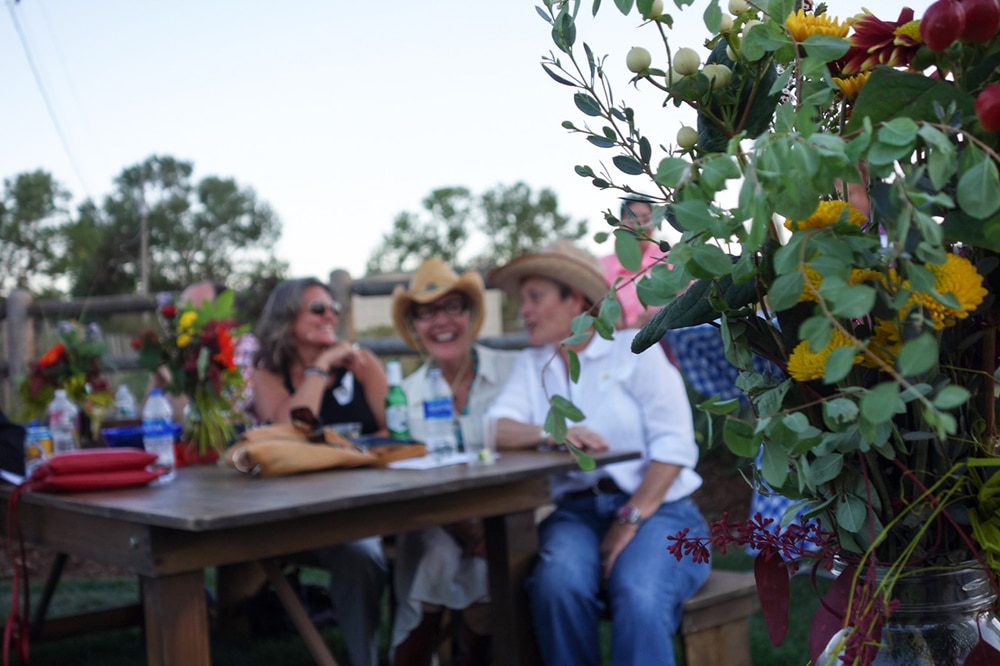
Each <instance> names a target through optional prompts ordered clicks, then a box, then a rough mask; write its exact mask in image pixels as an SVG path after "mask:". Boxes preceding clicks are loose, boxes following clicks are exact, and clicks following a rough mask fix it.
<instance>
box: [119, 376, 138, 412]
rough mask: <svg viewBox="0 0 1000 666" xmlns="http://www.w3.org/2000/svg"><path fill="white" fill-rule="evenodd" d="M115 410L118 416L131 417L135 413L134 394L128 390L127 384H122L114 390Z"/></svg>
mask: <svg viewBox="0 0 1000 666" xmlns="http://www.w3.org/2000/svg"><path fill="white" fill-rule="evenodd" d="M115 412H116V413H117V415H118V418H122V419H131V418H134V417H135V415H136V411H135V396H134V395H132V391H130V390H129V387H128V384H122V385H121V386H119V387H118V391H116V392H115Z"/></svg>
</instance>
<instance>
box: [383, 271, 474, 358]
mask: <svg viewBox="0 0 1000 666" xmlns="http://www.w3.org/2000/svg"><path fill="white" fill-rule="evenodd" d="M485 290H486V287H485V286H484V285H483V278H482V277H481V276H480V275H479V273H478V272H477V271H466V272H464V273H462V275H461V276H459V278H458V279H457V280H455V281H454V282H452V283H451V284H450V285H448V286H447V287H442V288H439V289H425V290H423V291H420V292H417V293H411V292H410V291H409V290H407V289H406V288H405V287H403V285H401V284H400V285H396V288H395V289H393V290H392V325H393V327H394V328H395V329H396V333H397V334H399V337H400V338H402V339H403V342H405V343H406V344H408V345H409V346H410V347H411V348H413V349H416V350H417V351H422V350H423V349H422V347H421V346H420V343H419V342H418V341H417V340H416V339H415V338H414V336H413V323H412V322H411V321H410V317H409V313H410V308H411V307H413V304H414V303H431V302H433V301H436V300H438V299H439V298H442V297H444V296H447V295H448V294H451V293H454V292H458V293H461V294H464V295H465V297H466V298H468V299H469V302H470V303H471V306H472V325H471V328H470V331H471V333H472V336H471V337H472V341H473V342H475V341H476V339H477V338H478V337H479V331H480V329H482V327H483V320H484V319H485V318H486V312H485V308H484V307H483V300H484V293H485Z"/></svg>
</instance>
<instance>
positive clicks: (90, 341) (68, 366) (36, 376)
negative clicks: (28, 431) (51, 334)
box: [17, 321, 114, 427]
mask: <svg viewBox="0 0 1000 666" xmlns="http://www.w3.org/2000/svg"><path fill="white" fill-rule="evenodd" d="M56 335H57V337H58V339H59V341H58V342H56V343H55V344H54V345H52V346H51V347H50V348H49V349H48V350H47V351H46V352H45V353H44V354H42V356H41V358H39V359H38V360H37V361H32V362H31V363H30V364H29V366H28V373H27V374H26V375H25V376H24V377H23V378H21V380H20V382H19V383H18V386H17V395H18V399H19V401H20V403H21V418H22V420H24V421H31V420H34V419H44V418H45V411H46V409H48V406H49V403H50V402H52V398H54V397H55V392H56V389H66V395H67V396H68V397H69V399H70V400H72V401H73V402H74V403H76V405H78V406H79V407H80V408H81V409H83V411H84V413H86V414H87V415H88V416H89V417H90V418H91V422H92V424H93V425H94V426H95V427H99V423H100V416H101V412H102V411H103V410H106V409H108V408H109V407H110V406H111V405H113V404H114V396H113V395H112V394H111V392H110V391H109V390H108V389H109V387H108V381H107V380H106V379H105V378H104V376H103V375H102V372H103V370H104V368H103V365H102V358H103V357H104V354H105V353H106V352H107V346H106V345H105V343H104V339H103V338H102V337H101V330H100V328H98V326H97V324H94V323H90V324H87V325H86V326H83V325H82V324H80V323H78V322H75V321H62V322H59V324H58V326H57V327H56Z"/></svg>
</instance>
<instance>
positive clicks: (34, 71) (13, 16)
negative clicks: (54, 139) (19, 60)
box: [7, 0, 90, 193]
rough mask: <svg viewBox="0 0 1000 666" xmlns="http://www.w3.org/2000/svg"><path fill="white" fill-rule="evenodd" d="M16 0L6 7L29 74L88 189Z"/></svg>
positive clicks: (71, 163)
mask: <svg viewBox="0 0 1000 666" xmlns="http://www.w3.org/2000/svg"><path fill="white" fill-rule="evenodd" d="M17 2H18V0H7V9H8V10H9V12H10V20H11V21H12V22H13V23H14V30H16V31H17V36H18V38H19V39H20V40H21V47H22V48H23V49H24V57H25V58H26V59H27V61H28V67H29V68H30V69H31V75H32V76H33V77H34V79H35V85H36V86H38V92H39V94H41V96H42V101H43V102H44V103H45V109H46V110H47V111H48V113H49V119H50V120H51V121H52V124H53V125H54V126H55V130H56V135H57V136H58V137H59V142H60V143H62V146H63V150H64V151H66V157H67V158H68V159H69V162H70V166H72V168H73V171H74V173H76V177H77V179H79V181H80V184H81V185H83V189H84V192H88V193H89V191H90V188H89V187H88V186H87V181H86V179H85V178H84V177H83V172H82V171H81V170H80V166H79V164H77V161H76V157H75V156H74V155H73V150H72V149H71V148H70V145H69V141H67V139H66V134H65V132H63V128H62V124H61V123H60V122H59V117H58V116H57V115H56V112H55V107H54V106H53V105H52V99H51V98H50V97H49V93H48V91H47V90H46V89H45V84H44V82H43V81H42V75H41V72H40V71H39V69H38V65H37V64H36V63H35V58H34V56H32V54H31V47H30V45H29V44H28V37H27V35H25V33H24V30H23V29H22V27H21V22H20V21H19V20H18V18H17V12H16V11H15V10H14V5H15V4H16V3H17Z"/></svg>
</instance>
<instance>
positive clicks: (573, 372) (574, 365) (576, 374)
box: [566, 349, 580, 384]
mask: <svg viewBox="0 0 1000 666" xmlns="http://www.w3.org/2000/svg"><path fill="white" fill-rule="evenodd" d="M566 358H567V359H568V360H569V380H570V381H571V382H573V383H574V384H576V383H578V382H579V381H580V356H579V355H578V354H577V353H576V352H575V351H573V350H572V349H567V350H566Z"/></svg>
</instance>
